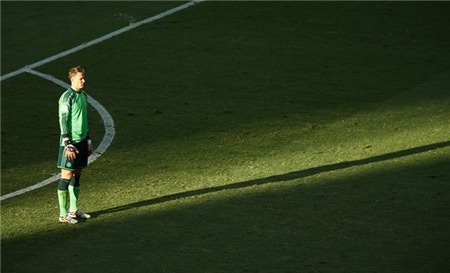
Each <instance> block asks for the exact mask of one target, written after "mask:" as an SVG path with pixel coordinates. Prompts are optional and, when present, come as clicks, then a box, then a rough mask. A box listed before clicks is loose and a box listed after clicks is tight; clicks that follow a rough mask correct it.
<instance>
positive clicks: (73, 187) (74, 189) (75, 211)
mask: <svg viewBox="0 0 450 273" xmlns="http://www.w3.org/2000/svg"><path fill="white" fill-rule="evenodd" d="M80 178H81V169H79V170H76V171H75V172H74V175H73V177H72V180H71V181H70V183H69V195H70V207H69V212H70V215H71V216H72V217H74V218H83V219H88V218H91V215H89V214H87V213H85V212H83V211H82V210H80V209H79V207H78V200H79V197H80Z"/></svg>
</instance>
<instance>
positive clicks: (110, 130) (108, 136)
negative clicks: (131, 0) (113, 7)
mask: <svg viewBox="0 0 450 273" xmlns="http://www.w3.org/2000/svg"><path fill="white" fill-rule="evenodd" d="M200 2H203V0H192V1H190V2H187V3H185V4H183V5H180V6H178V7H175V8H173V9H170V10H167V11H165V12H162V13H160V14H158V15H155V16H152V17H149V18H147V19H144V20H142V21H139V22H137V23H134V24H130V25H129V26H127V27H124V28H121V29H119V30H116V31H114V32H111V33H108V34H106V35H104V36H102V37H100V38H97V39H94V40H92V41H90V42H87V43H83V44H82V45H79V46H76V47H74V48H72V49H69V50H66V51H64V52H61V53H59V54H56V55H54V56H51V57H48V58H46V59H43V60H41V61H39V62H36V63H33V64H31V65H27V66H25V67H23V68H20V69H18V70H16V71H13V72H11V73H8V74H6V75H3V76H0V81H3V80H6V79H8V78H11V77H14V76H17V75H19V74H21V73H24V72H28V73H31V74H34V75H36V76H39V77H42V78H44V79H47V80H49V81H51V82H53V83H55V84H57V85H59V86H62V87H64V88H69V85H68V84H66V83H65V82H63V81H61V80H58V79H56V78H55V77H53V76H51V75H47V74H43V73H40V72H38V71H35V70H32V69H33V68H36V67H39V66H41V65H43V64H46V63H49V62H52V61H54V60H57V59H59V58H62V57H65V56H67V55H69V54H72V53H75V52H77V51H80V50H82V49H84V48H86V47H89V46H92V45H95V44H98V43H100V42H103V41H105V40H107V39H110V38H112V37H114V36H117V35H119V34H122V33H124V32H127V31H129V30H132V29H134V28H136V27H139V26H141V25H144V24H147V23H150V22H153V21H156V20H159V19H161V18H163V17H166V16H168V15H171V14H173V13H175V12H178V11H180V10H183V9H186V8H188V7H191V6H193V5H195V4H198V3H200ZM88 100H89V103H90V104H91V105H92V106H93V107H94V108H95V109H96V110H97V111H98V112H99V114H100V116H101V117H102V119H103V123H104V126H105V135H104V137H103V140H102V142H101V143H100V144H99V146H98V147H97V149H96V150H95V152H94V154H92V155H91V156H90V157H89V163H91V162H93V161H95V160H96V159H97V158H98V157H100V156H101V154H102V153H103V152H105V150H106V149H107V148H108V147H109V145H110V144H111V142H112V140H113V138H114V135H115V129H114V121H113V119H112V117H111V116H110V115H109V113H108V111H106V109H105V108H104V107H103V106H102V105H101V104H100V103H99V102H98V101H96V100H95V99H94V98H92V97H91V96H89V95H88ZM60 177H61V175H60V174H57V175H54V176H52V177H50V178H48V179H46V180H44V181H42V182H39V183H37V184H35V185H32V186H29V187H27V188H24V189H20V190H18V191H15V192H12V193H8V194H5V195H2V196H0V201H3V200H6V199H8V198H11V197H14V196H17V195H20V194H23V193H25V192H29V191H32V190H35V189H38V188H41V187H43V186H45V185H48V184H50V183H52V182H53V181H56V180H58V179H59V178H60Z"/></svg>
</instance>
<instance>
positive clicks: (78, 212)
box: [70, 209, 91, 219]
mask: <svg viewBox="0 0 450 273" xmlns="http://www.w3.org/2000/svg"><path fill="white" fill-rule="evenodd" d="M70 216H71V217H72V218H82V219H89V218H91V215H90V214H87V213H85V212H83V211H81V210H79V209H78V210H76V211H72V212H70Z"/></svg>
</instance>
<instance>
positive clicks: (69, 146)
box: [58, 101, 79, 160]
mask: <svg viewBox="0 0 450 273" xmlns="http://www.w3.org/2000/svg"><path fill="white" fill-rule="evenodd" d="M70 111H71V105H70V103H68V102H67V101H60V103H59V109H58V113H59V127H60V130H61V138H62V141H63V143H62V144H63V145H64V147H65V150H66V152H65V157H66V158H67V159H69V160H74V159H75V158H76V157H77V154H78V153H79V151H78V149H77V148H76V147H75V146H74V145H73V143H72V141H71V139H70V132H69V127H68V126H67V124H68V118H69V113H70Z"/></svg>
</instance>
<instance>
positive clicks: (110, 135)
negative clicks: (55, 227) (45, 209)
mask: <svg viewBox="0 0 450 273" xmlns="http://www.w3.org/2000/svg"><path fill="white" fill-rule="evenodd" d="M25 72H28V73H31V74H33V75H36V76H38V77H41V78H44V79H46V80H49V81H51V82H53V83H55V84H57V85H59V86H61V87H63V88H66V89H68V88H70V86H69V85H68V84H67V83H65V82H63V81H61V80H59V79H57V78H55V77H53V76H51V75H48V74H44V73H41V72H38V71H34V70H31V69H27V70H26V71H25ZM88 102H89V104H90V105H92V107H94V108H95V110H97V112H98V113H99V114H100V117H101V118H102V120H103V125H104V127H105V135H104V136H103V139H102V141H101V142H100V144H99V145H98V147H97V149H96V150H95V151H94V153H93V154H92V155H90V156H89V158H88V163H89V164H90V163H92V162H94V161H95V160H96V159H97V158H99V157H100V156H101V155H102V154H103V153H104V152H105V151H106V149H108V147H109V145H111V143H112V141H113V139H114V136H115V134H116V131H115V129H114V120H113V119H112V117H111V115H110V114H109V113H108V111H106V109H105V108H104V107H103V106H102V105H101V104H100V103H99V102H98V101H96V100H95V99H94V98H93V97H91V96H89V95H88ZM60 177H61V174H56V175H54V176H52V177H50V178H48V179H46V180H44V181H41V182H39V183H37V184H34V185H32V186H29V187H26V188H23V189H20V190H17V191H15V192H11V193H8V194H5V195H2V196H0V201H3V200H6V199H8V198H11V197H14V196H17V195H21V194H24V193H26V192H29V191H32V190H35V189H39V188H41V187H44V186H46V185H48V184H50V183H52V182H54V181H56V180H58V179H60Z"/></svg>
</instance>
